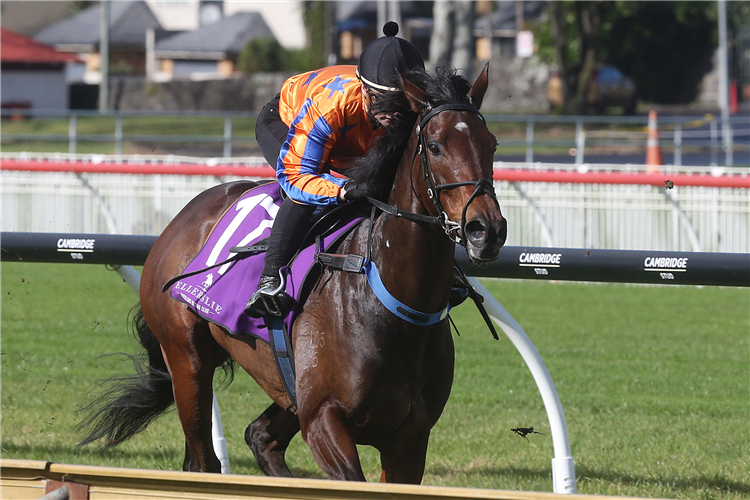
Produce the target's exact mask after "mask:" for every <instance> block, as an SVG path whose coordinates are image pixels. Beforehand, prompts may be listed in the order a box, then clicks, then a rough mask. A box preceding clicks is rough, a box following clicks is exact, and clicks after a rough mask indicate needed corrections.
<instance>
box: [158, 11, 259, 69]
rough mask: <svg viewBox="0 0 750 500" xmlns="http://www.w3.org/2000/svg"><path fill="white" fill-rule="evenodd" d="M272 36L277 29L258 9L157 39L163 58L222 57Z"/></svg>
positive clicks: (236, 52)
mask: <svg viewBox="0 0 750 500" xmlns="http://www.w3.org/2000/svg"><path fill="white" fill-rule="evenodd" d="M266 37H272V38H273V32H271V29H270V28H269V27H268V25H267V24H266V21H265V20H264V19H263V16H261V15H260V14H259V13H257V12H238V13H236V14H234V15H233V16H230V17H225V18H223V19H222V20H220V21H217V22H215V23H213V24H209V25H208V26H204V27H202V28H200V29H197V30H195V31H186V32H183V33H179V34H177V35H173V36H170V37H168V38H165V39H163V40H160V41H158V42H156V47H155V51H156V55H157V56H160V57H171V58H174V59H179V58H186V59H188V58H206V59H221V58H223V57H225V55H226V54H239V53H240V52H242V49H243V48H245V45H247V42H249V41H250V40H254V39H256V38H266Z"/></svg>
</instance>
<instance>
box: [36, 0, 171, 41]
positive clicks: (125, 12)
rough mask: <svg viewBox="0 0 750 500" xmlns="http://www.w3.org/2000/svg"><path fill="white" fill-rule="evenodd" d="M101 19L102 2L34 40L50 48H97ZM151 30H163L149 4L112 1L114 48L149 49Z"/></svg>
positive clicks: (38, 35) (39, 33)
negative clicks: (147, 42) (50, 46)
mask: <svg viewBox="0 0 750 500" xmlns="http://www.w3.org/2000/svg"><path fill="white" fill-rule="evenodd" d="M100 18H101V3H100V2H97V3H96V4H94V5H92V6H91V7H89V8H88V9H86V10H83V11H81V12H79V13H78V14H76V15H74V16H72V17H69V18H67V19H63V20H62V21H59V22H57V23H54V24H52V25H50V26H47V27H46V28H44V29H42V30H41V31H39V32H38V33H37V34H36V35H35V36H34V38H35V39H36V40H38V41H40V42H42V43H47V44H50V45H56V46H61V45H62V46H89V47H92V48H93V47H96V46H98V45H99V41H100V36H101V33H100V32H101V30H100V26H99V24H100ZM149 29H154V30H161V29H162V28H161V24H160V23H159V20H158V19H156V16H154V14H153V12H151V9H150V8H149V6H148V5H147V4H146V3H145V2H143V1H142V0H137V1H130V2H110V16H109V45H110V47H145V45H146V31H147V30H149ZM89 50H91V49H89Z"/></svg>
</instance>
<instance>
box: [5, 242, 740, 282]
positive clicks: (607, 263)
mask: <svg viewBox="0 0 750 500" xmlns="http://www.w3.org/2000/svg"><path fill="white" fill-rule="evenodd" d="M156 238H157V237H156V236H129V235H116V234H67V233H16V232H3V233H2V235H1V236H0V247H1V251H0V256H1V260H2V261H24V262H64V263H78V264H112V265H142V264H143V263H144V262H145V261H146V257H147V256H148V253H149V252H150V251H151V247H152V246H153V245H154V243H155V242H156ZM456 260H457V261H458V263H459V264H460V265H461V268H462V269H463V270H464V271H465V272H466V273H467V274H468V275H470V276H476V277H487V278H517V279H537V280H560V281H596V282H612V283H658V284H663V285H715V286H741V287H750V254H746V253H708V252H651V251H642V250H586V249H580V248H532V247H510V246H506V247H503V249H502V250H501V251H500V257H499V258H498V259H497V260H495V261H494V262H488V263H478V264H477V263H473V262H471V261H470V259H469V257H468V256H467V254H466V251H465V250H464V249H463V248H461V247H458V248H457V249H456Z"/></svg>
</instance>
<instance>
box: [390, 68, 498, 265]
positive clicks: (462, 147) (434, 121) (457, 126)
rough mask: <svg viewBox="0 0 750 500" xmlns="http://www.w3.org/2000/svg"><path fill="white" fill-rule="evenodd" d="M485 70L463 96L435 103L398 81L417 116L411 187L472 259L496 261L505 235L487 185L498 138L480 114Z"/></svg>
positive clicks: (412, 86)
mask: <svg viewBox="0 0 750 500" xmlns="http://www.w3.org/2000/svg"><path fill="white" fill-rule="evenodd" d="M487 72H488V67H487V66H485V68H484V70H483V71H482V73H481V74H480V75H479V77H478V78H477V80H476V81H475V82H474V84H473V85H472V86H471V88H470V90H469V91H468V93H466V94H465V95H462V96H459V97H458V99H456V98H454V99H450V100H446V99H440V100H439V101H435V100H434V99H435V96H432V95H428V94H427V93H426V92H425V91H424V90H423V89H421V88H419V87H418V86H417V85H415V84H413V83H412V82H410V81H408V80H406V79H404V80H403V88H404V91H405V93H406V96H407V98H408V99H409V102H410V103H411V107H412V109H413V110H414V111H415V112H416V113H417V114H418V115H419V119H418V124H417V128H416V133H417V140H418V143H417V146H416V148H417V152H416V155H415V159H414V162H413V163H412V181H413V185H414V186H415V188H416V189H417V191H418V192H419V193H418V196H420V198H421V199H422V200H423V205H424V206H425V207H426V208H427V210H428V211H429V212H430V213H432V214H433V215H436V216H438V217H439V218H440V219H441V224H442V225H443V227H444V229H445V231H446V233H447V234H448V236H449V237H450V238H451V239H452V240H453V241H455V242H456V243H459V244H461V245H464V246H465V247H466V250H467V252H468V254H469V257H470V258H471V259H472V260H477V261H490V260H494V259H496V258H497V256H498V254H499V252H500V248H501V247H502V246H503V245H504V244H505V239H506V237H507V232H508V230H507V222H506V220H505V218H504V217H503V215H502V213H501V212H500V205H499V203H498V202H497V199H496V197H495V190H494V185H493V182H492V163H493V156H494V152H495V148H496V147H497V140H496V139H495V136H494V135H492V133H490V131H489V130H488V129H487V125H486V124H485V121H484V117H483V116H482V114H481V113H480V112H479V107H480V106H481V104H482V99H483V97H484V94H485V92H486V91H487V82H488V79H487ZM452 81H454V82H456V81H458V80H457V79H456V77H453V80H452ZM464 82H465V81H464ZM466 87H468V83H466ZM464 92H465V90H464ZM417 156H418V157H419V158H416V157H417Z"/></svg>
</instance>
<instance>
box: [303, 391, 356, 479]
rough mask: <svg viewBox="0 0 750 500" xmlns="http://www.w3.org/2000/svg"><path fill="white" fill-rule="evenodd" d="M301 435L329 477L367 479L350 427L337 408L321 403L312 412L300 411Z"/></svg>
mask: <svg viewBox="0 0 750 500" xmlns="http://www.w3.org/2000/svg"><path fill="white" fill-rule="evenodd" d="M300 421H301V423H302V438H303V439H304V440H305V442H306V443H307V445H308V446H309V447H310V450H311V451H312V454H313V457H314V458H315V461H316V462H317V463H318V465H319V466H320V468H321V469H323V471H324V472H325V473H326V474H328V476H329V477H330V478H331V479H337V480H344V481H366V479H365V474H364V472H362V464H361V463H360V461H359V453H358V452H357V443H356V441H355V438H354V435H353V432H352V429H351V428H350V426H349V425H348V424H347V422H346V419H345V418H344V416H343V415H342V413H341V411H340V409H339V408H337V407H335V405H333V404H331V403H323V405H322V406H321V407H320V408H319V409H318V410H317V411H316V412H315V414H313V415H301V416H300Z"/></svg>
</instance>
